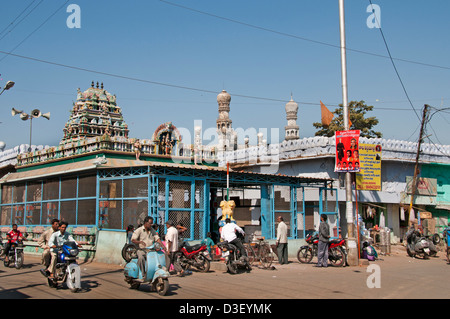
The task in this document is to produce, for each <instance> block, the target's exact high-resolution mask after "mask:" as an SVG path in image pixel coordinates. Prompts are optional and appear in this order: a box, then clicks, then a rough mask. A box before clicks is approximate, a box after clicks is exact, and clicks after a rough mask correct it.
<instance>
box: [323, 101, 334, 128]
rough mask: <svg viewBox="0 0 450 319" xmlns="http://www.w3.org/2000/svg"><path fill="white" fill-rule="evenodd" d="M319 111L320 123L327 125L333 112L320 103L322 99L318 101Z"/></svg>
mask: <svg viewBox="0 0 450 319" xmlns="http://www.w3.org/2000/svg"><path fill="white" fill-rule="evenodd" d="M320 111H321V113H322V125H323V126H329V125H330V123H331V120H332V119H333V117H334V115H333V113H331V112H330V110H329V109H327V107H326V106H325V105H324V104H323V103H322V101H320Z"/></svg>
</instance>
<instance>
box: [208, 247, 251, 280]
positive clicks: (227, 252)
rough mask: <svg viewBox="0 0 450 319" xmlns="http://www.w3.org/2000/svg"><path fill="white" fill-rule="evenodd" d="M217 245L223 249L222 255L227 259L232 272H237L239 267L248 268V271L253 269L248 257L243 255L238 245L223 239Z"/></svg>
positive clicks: (226, 261)
mask: <svg viewBox="0 0 450 319" xmlns="http://www.w3.org/2000/svg"><path fill="white" fill-rule="evenodd" d="M217 246H218V247H219V249H221V250H222V257H223V258H224V259H225V263H226V265H227V269H228V271H229V272H230V273H232V274H237V273H238V270H239V269H244V270H247V272H249V271H251V270H252V267H251V266H250V263H249V260H248V257H245V256H241V251H240V250H239V248H238V247H236V245H233V244H231V243H229V242H228V241H223V242H220V243H218V244H217ZM241 257H242V258H241Z"/></svg>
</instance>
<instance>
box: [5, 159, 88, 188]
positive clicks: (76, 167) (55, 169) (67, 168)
mask: <svg viewBox="0 0 450 319" xmlns="http://www.w3.org/2000/svg"><path fill="white" fill-rule="evenodd" d="M95 168H96V166H95V165H94V164H93V161H92V159H90V160H86V161H80V162H74V163H68V164H61V165H57V166H48V167H42V168H37V169H33V170H26V171H20V172H15V173H10V174H7V175H5V176H3V178H2V179H1V180H0V183H7V182H16V181H21V180H29V179H36V178H43V177H48V176H55V175H62V174H68V173H73V172H80V171H86V170H90V169H95Z"/></svg>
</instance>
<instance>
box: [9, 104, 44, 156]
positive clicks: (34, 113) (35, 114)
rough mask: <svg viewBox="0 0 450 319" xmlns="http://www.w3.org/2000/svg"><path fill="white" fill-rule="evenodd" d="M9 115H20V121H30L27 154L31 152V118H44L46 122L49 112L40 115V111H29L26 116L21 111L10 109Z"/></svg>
mask: <svg viewBox="0 0 450 319" xmlns="http://www.w3.org/2000/svg"><path fill="white" fill-rule="evenodd" d="M11 114H12V116H14V115H17V114H20V115H19V116H20V119H21V120H22V121H26V120H30V146H29V147H28V152H31V129H32V122H33V118H38V117H41V116H42V117H44V118H46V119H47V120H50V112H48V113H45V114H42V113H41V111H39V110H38V109H34V110H33V111H31V113H30V114H27V113H25V112H23V111H18V110H16V109H15V108H12V110H11Z"/></svg>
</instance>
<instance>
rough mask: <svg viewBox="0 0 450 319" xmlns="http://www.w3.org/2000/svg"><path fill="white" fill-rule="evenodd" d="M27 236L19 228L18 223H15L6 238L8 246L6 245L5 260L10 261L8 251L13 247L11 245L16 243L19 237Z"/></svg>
mask: <svg viewBox="0 0 450 319" xmlns="http://www.w3.org/2000/svg"><path fill="white" fill-rule="evenodd" d="M24 238H25V237H24V236H23V234H22V232H21V231H20V230H19V229H17V224H13V225H12V230H11V231H10V232H8V233H6V239H8V241H7V243H6V246H5V254H6V256H5V261H6V262H8V261H9V257H8V253H9V250H10V249H11V245H12V244H14V243H15V242H17V241H18V240H19V239H24Z"/></svg>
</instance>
